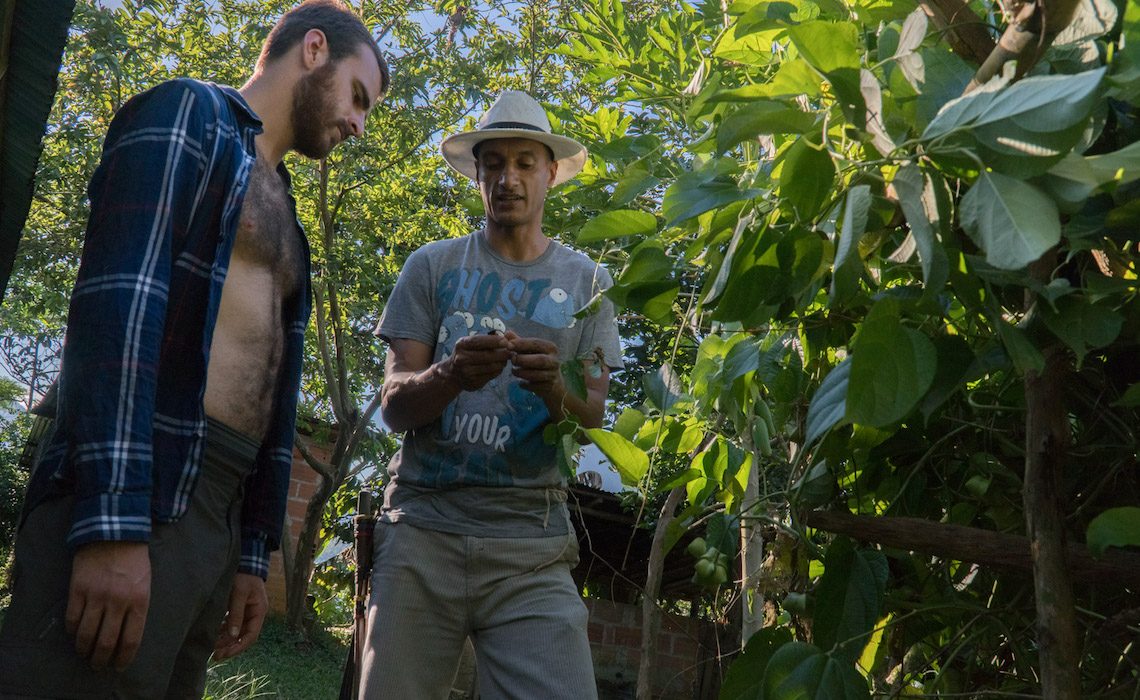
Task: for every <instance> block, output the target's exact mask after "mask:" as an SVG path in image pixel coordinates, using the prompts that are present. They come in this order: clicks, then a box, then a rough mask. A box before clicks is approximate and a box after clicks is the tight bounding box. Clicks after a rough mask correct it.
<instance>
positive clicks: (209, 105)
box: [124, 78, 249, 122]
mask: <svg viewBox="0 0 1140 700" xmlns="http://www.w3.org/2000/svg"><path fill="white" fill-rule="evenodd" d="M124 111H125V112H128V113H129V112H132V111H133V112H139V111H151V112H155V111H158V112H167V113H171V114H174V113H192V114H194V115H195V116H196V117H197V118H198V119H199V120H201V121H204V122H216V121H234V120H236V118H237V115H239V114H244V113H245V112H248V111H249V107H248V106H247V105H246V104H245V101H244V100H243V99H242V97H241V95H240V94H239V93H238V92H237V90H234V89H233V88H231V87H228V86H225V85H218V84H216V83H210V82H206V81H204V80H195V79H193V78H173V79H171V80H165V81H163V82H161V83H159V84H157V85H155V86H154V87H151V88H150V89H148V90H145V91H144V92H141V93H139V94H138V95H135V96H134V97H133V98H132V99H131V100H130V101H129V102H128V103H127V105H126V106H125V108H124Z"/></svg>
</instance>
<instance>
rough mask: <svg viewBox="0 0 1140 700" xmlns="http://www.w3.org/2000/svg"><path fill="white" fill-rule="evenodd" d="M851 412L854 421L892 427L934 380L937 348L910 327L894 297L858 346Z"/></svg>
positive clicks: (876, 309)
mask: <svg viewBox="0 0 1140 700" xmlns="http://www.w3.org/2000/svg"><path fill="white" fill-rule="evenodd" d="M851 350H852V357H851V381H850V385H849V386H848V387H847V414H846V417H847V419H848V420H850V421H851V422H852V423H860V424H864V425H870V426H874V427H882V426H887V425H890V424H892V423H895V422H897V421H899V420H901V419H902V418H904V417H905V416H906V415H907V414H908V413H910V411H911V409H913V408H914V406H915V404H917V403H918V401H919V399H921V398H922V396H923V394H925V393H926V390H927V389H929V388H930V385H931V384H932V383H933V382H934V373H935V370H936V369H937V356H938V355H937V352H936V351H935V349H934V344H933V343H931V342H930V339H929V338H927V337H926V336H925V335H923V334H922V333H919V332H918V331H916V330H914V329H912V328H906V327H905V326H903V325H902V323H901V321H900V319H899V304H898V301H896V300H895V299H893V298H890V297H886V298H883V299H881V300H879V301H878V302H877V303H876V304H875V305H874V306H873V307H871V311H870V313H868V314H867V318H866V320H864V321H863V325H862V327H861V328H860V329H859V334H858V336H856V338H855V342H854V344H853V346H852V349H851Z"/></svg>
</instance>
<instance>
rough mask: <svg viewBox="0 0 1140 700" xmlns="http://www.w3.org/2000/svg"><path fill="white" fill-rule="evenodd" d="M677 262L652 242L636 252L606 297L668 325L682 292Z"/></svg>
mask: <svg viewBox="0 0 1140 700" xmlns="http://www.w3.org/2000/svg"><path fill="white" fill-rule="evenodd" d="M673 262H674V261H673V259H672V258H670V257H669V256H668V255H667V254H666V253H665V250H664V248H663V247H662V244H661V242H660V241H659V240H657V239H656V238H650V239H649V240H647V241H645V242H644V243H642V244H641V245H639V246H638V247H637V248H636V249H635V250H634V251H633V254H632V255H631V256H630V259H629V262H628V263H626V266H625V269H624V270H622V272H621V274H620V275H619V276H618V279H617V281H616V282H615V283H614V285H613V286H612V287H610V288H609V289H607V290H606V291H605V292H604V293H605V295H606V296H607V297H609V298H610V299H611V300H613V302H614V303H615V304H617V305H618V306H622V307H625V308H630V309H633V310H635V311H639V312H640V313H642V314H644V315H645V316H646V317H647V318H649V319H651V320H653V321H656V322H657V323H667V322H668V321H669V320H670V319H671V318H672V309H673V299H675V298H676V296H677V292H678V291H679V288H680V287H679V285H678V283H677V281H676V280H675V279H673Z"/></svg>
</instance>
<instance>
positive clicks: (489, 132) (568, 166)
mask: <svg viewBox="0 0 1140 700" xmlns="http://www.w3.org/2000/svg"><path fill="white" fill-rule="evenodd" d="M491 139H530V140H531V141H538V142H539V143H541V144H543V145H545V146H547V147H549V148H550V151H551V153H553V154H554V160H555V161H557V162H558V172H557V173H555V175H554V182H553V184H552V185H551V186H552V187H553V186H554V185H560V184H562V183H563V182H566V181H567V180H569V179H570V178H572V177H574V176H575V175H577V174H578V173H580V172H581V171H582V166H584V165H585V164H586V147H585V146H583V145H582V144H580V143H578V142H577V141H575V140H574V139H572V138H570V137H568V136H560V135H558V134H550V133H547V132H545V131H532V130H530V129H479V130H476V131H464V132H463V133H460V134H453V135H451V136H449V137H447V138H446V139H444V140H443V143H441V144H440V145H439V150H440V152H441V153H443V159H444V160H445V161H447V164H448V165H450V166H451V167H452V168H453V169H454V170H455V171H456V172H458V173H459V174H461V175H466V176H467V177H469V178H471V179H472V180H477V179H478V169H477V167H476V164H475V154H474V153H473V152H472V149H474V148H475V145H476V144H478V143H482V142H483V141H490V140H491Z"/></svg>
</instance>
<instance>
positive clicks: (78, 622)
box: [66, 542, 150, 671]
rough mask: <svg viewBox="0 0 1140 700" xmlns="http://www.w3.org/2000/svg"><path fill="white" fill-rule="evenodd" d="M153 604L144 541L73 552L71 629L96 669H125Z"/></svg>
mask: <svg viewBox="0 0 1140 700" xmlns="http://www.w3.org/2000/svg"><path fill="white" fill-rule="evenodd" d="M149 606H150V552H149V550H148V548H147V544H146V543H145V542H92V543H89V544H85V545H83V546H81V547H79V549H77V550H76V551H75V557H74V559H73V561H72V569H71V590H70V593H69V595H68V599H67V618H66V620H67V631H68V632H69V633H71V634H74V635H75V650H76V651H77V652H78V653H79V656H80V657H82V658H84V659H87V660H88V662H89V663H90V664H91V667H92V668H94V669H101V668H104V667H106V666H107V665H108V664H110V665H111V666H113V667H115V668H116V669H118V670H120V671H121V670H122V669H124V668H126V666H127V664H129V663H130V662H131V660H132V659H134V657H135V652H137V651H138V648H139V642H140V641H141V640H142V634H143V627H144V626H145V624H146V612H147V608H148V607H149Z"/></svg>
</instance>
